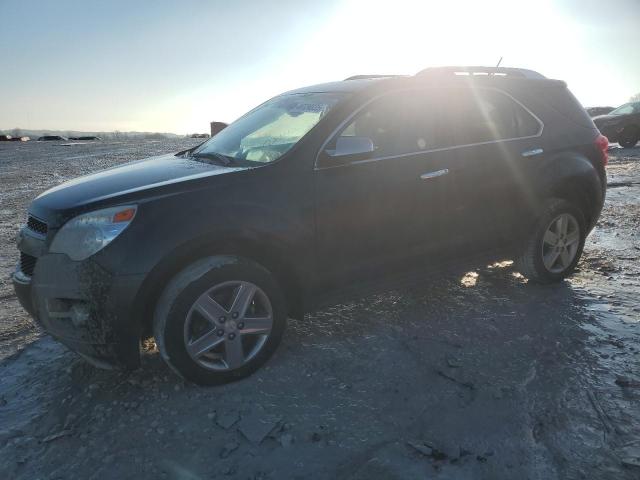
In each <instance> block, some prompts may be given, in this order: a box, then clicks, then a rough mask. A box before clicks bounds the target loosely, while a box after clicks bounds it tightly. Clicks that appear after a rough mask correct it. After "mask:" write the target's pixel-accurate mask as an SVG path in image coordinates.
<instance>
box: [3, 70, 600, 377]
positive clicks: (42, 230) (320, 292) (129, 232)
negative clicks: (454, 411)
mask: <svg viewBox="0 0 640 480" xmlns="http://www.w3.org/2000/svg"><path fill="white" fill-rule="evenodd" d="M607 148H608V142H607V139H606V138H605V137H603V136H602V135H600V133H599V131H598V129H597V128H596V127H595V125H594V123H593V122H592V121H591V119H590V118H589V116H588V115H587V113H586V112H585V111H584V109H583V108H582V107H581V106H580V104H579V103H578V102H577V101H576V99H575V98H574V97H573V96H572V94H571V93H570V92H569V90H568V89H567V87H566V85H565V83H564V82H562V81H558V80H550V79H547V78H545V77H543V76H542V75H540V74H538V73H536V72H532V71H530V70H523V69H506V68H481V67H444V68H436V69H427V70H423V71H421V72H420V73H418V74H417V75H414V76H373V75H372V76H366V75H360V76H357V77H352V78H349V79H347V80H344V81H338V82H334V83H327V84H322V85H315V86H312V87H306V88H301V89H298V90H294V91H291V92H287V93H284V94H282V95H279V96H277V97H275V98H272V99H271V100H268V101H267V102H265V103H263V104H262V105H260V106H258V107H257V108H255V109H253V110H251V111H250V112H249V113H247V114H246V115H244V116H243V117H241V118H240V119H238V120H236V121H235V122H234V123H232V124H231V125H229V126H228V127H227V128H226V129H224V130H222V131H221V132H220V133H218V134H217V135H216V136H214V137H213V138H211V139H209V140H208V141H206V142H205V143H203V144H201V145H199V146H198V147H195V148H192V149H190V150H187V151H184V152H180V153H177V154H170V155H163V156H159V157H154V158H150V159H146V160H142V161H137V162H133V163H130V164H127V165H124V166H119V167H115V168H111V169H108V170H105V171H101V172H98V173H95V174H92V175H88V176H85V177H81V178H78V179H75V180H72V181H70V182H67V183H64V184H62V185H60V186H57V187H55V188H52V189H51V190H48V191H46V192H44V193H42V194H41V195H40V196H38V197H37V198H36V199H35V200H34V201H33V202H32V203H31V205H30V207H29V212H28V221H27V224H26V225H25V226H24V228H22V229H21V231H20V233H19V239H18V248H19V250H20V262H19V265H18V267H17V269H16V272H15V274H14V275H13V281H14V285H15V289H16V292H17V294H18V297H19V298H20V301H21V303H22V305H23V306H24V308H25V309H26V310H27V311H29V313H30V314H31V315H32V316H33V317H34V318H35V320H36V321H37V322H38V323H39V324H40V325H41V326H42V328H44V330H46V331H47V332H49V333H50V334H51V335H52V336H54V337H55V338H57V339H58V340H59V341H60V342H62V343H64V344H65V345H67V346H68V347H69V348H71V349H73V350H75V351H76V352H78V353H79V354H80V355H82V356H83V357H85V358H86V359H87V360H89V361H91V362H92V363H94V364H96V365H98V366H103V367H110V366H120V367H125V368H135V367H137V366H139V363H140V354H139V346H140V341H141V339H144V338H148V337H151V336H152V335H153V336H154V337H155V341H156V344H157V346H158V348H159V350H160V353H161V355H162V358H163V359H164V360H165V361H166V363H167V364H168V365H169V366H170V367H171V368H172V369H173V370H175V371H176V372H177V373H178V374H179V375H181V376H183V377H184V378H186V379H188V380H190V381H193V382H195V383H198V384H204V385H211V384H219V383H224V382H229V381H232V380H236V379H239V378H242V377H245V376H247V375H249V374H250V373H252V372H254V371H255V370H256V369H258V368H259V367H260V366H261V365H262V364H263V363H264V362H265V361H266V360H267V359H268V358H269V357H270V356H271V355H272V354H273V352H274V351H275V349H276V347H277V346H278V343H279V342H280V340H281V338H282V334H283V331H284V329H285V323H286V319H287V318H288V317H292V318H302V316H303V315H304V314H305V312H309V311H311V309H314V308H318V306H320V305H327V304H330V303H336V302H338V301H341V300H346V299H347V298H349V297H350V296H351V297H350V298H353V295H356V294H358V295H362V292H363V291H366V292H367V293H370V292H372V291H374V290H376V291H381V290H380V289H381V288H382V287H384V288H388V286H394V287H397V285H398V284H399V283H398V282H405V283H403V284H406V282H407V281H409V282H416V281H418V279H420V278H422V275H424V274H433V273H434V272H442V271H443V269H444V268H447V269H451V268H452V267H454V266H455V267H456V268H462V267H467V268H468V267H472V266H477V265H480V263H479V262H488V261H493V260H499V259H505V258H514V259H515V260H516V265H517V267H518V269H519V271H520V272H522V274H524V275H525V276H526V277H528V278H529V280H531V281H536V282H543V283H548V282H556V281H559V280H561V279H563V278H564V277H566V276H567V275H569V274H571V272H572V271H573V269H574V267H575V266H576V263H577V262H578V259H579V258H580V255H581V253H582V248H583V245H584V241H585V237H586V236H587V234H588V233H589V232H590V231H591V229H592V228H593V227H594V225H595V223H596V221H597V219H598V216H599V214H600V211H601V208H602V205H603V202H604V198H605V189H606V175H605V165H606V163H607ZM485 264H486V263H485ZM385 285H386V287H385Z"/></svg>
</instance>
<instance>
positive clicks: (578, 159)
mask: <svg viewBox="0 0 640 480" xmlns="http://www.w3.org/2000/svg"><path fill="white" fill-rule="evenodd" d="M544 169H545V171H546V172H547V173H546V174H545V177H546V179H547V181H545V182H544V183H543V184H544V188H543V189H542V197H543V198H559V199H563V200H566V201H568V202H570V203H571V204H573V205H575V206H576V207H577V208H579V209H580V211H581V212H582V214H583V215H584V218H585V221H586V224H587V227H588V231H590V230H591V229H592V228H593V227H594V226H595V223H596V222H597V220H598V217H599V215H600V211H601V210H602V205H603V203H604V196H605V188H604V186H603V181H602V180H601V177H600V174H599V173H598V171H597V170H596V168H595V167H594V165H593V163H592V162H591V161H590V160H589V159H588V158H587V157H585V156H584V155H581V154H579V153H573V154H563V155H559V156H556V157H554V158H552V159H551V161H550V162H549V164H547V165H546V166H545V168H544ZM549 172H552V176H551V181H548V179H549V178H550V175H549Z"/></svg>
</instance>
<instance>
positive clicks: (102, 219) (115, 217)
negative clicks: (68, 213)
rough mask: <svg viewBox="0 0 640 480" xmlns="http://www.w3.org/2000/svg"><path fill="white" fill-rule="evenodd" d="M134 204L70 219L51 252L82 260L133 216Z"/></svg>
mask: <svg viewBox="0 0 640 480" xmlns="http://www.w3.org/2000/svg"><path fill="white" fill-rule="evenodd" d="M136 210H137V207H135V206H133V205H129V206H123V207H113V208H105V209H104V210H96V211H95V212H89V213H84V214H82V215H78V216H77V217H75V218H72V219H71V220H69V221H68V222H67V223H65V224H64V225H63V226H62V228H61V229H60V230H59V231H58V233H57V234H56V236H55V237H54V238H53V242H51V248H50V249H49V251H50V252H52V253H64V254H66V255H67V256H68V257H69V258H71V259H72V260H84V259H85V258H88V257H90V256H91V255H93V254H94V253H96V252H98V251H100V250H102V249H103V248H104V247H106V246H107V245H109V244H110V243H111V242H112V241H113V239H114V238H116V237H117V236H118V235H120V234H121V233H122V232H123V231H124V229H125V228H127V227H128V226H129V224H130V223H131V222H132V221H133V218H134V217H135V216H136Z"/></svg>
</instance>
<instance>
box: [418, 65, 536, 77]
mask: <svg viewBox="0 0 640 480" xmlns="http://www.w3.org/2000/svg"><path fill="white" fill-rule="evenodd" d="M447 75H449V76H453V75H458V76H496V77H516V78H537V79H545V78H547V77H545V76H544V75H542V74H540V73H538V72H534V71H533V70H527V69H525V68H507V67H430V68H425V69H424V70H420V71H419V72H418V73H416V76H420V77H422V76H447Z"/></svg>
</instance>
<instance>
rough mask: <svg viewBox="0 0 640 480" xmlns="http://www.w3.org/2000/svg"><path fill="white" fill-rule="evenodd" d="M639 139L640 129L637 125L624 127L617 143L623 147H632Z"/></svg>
mask: <svg viewBox="0 0 640 480" xmlns="http://www.w3.org/2000/svg"><path fill="white" fill-rule="evenodd" d="M638 140H640V129H639V128H637V127H626V128H625V129H624V130H623V131H622V132H621V133H620V138H619V139H618V143H619V144H620V146H621V147H624V148H633V147H635V145H636V143H638Z"/></svg>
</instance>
